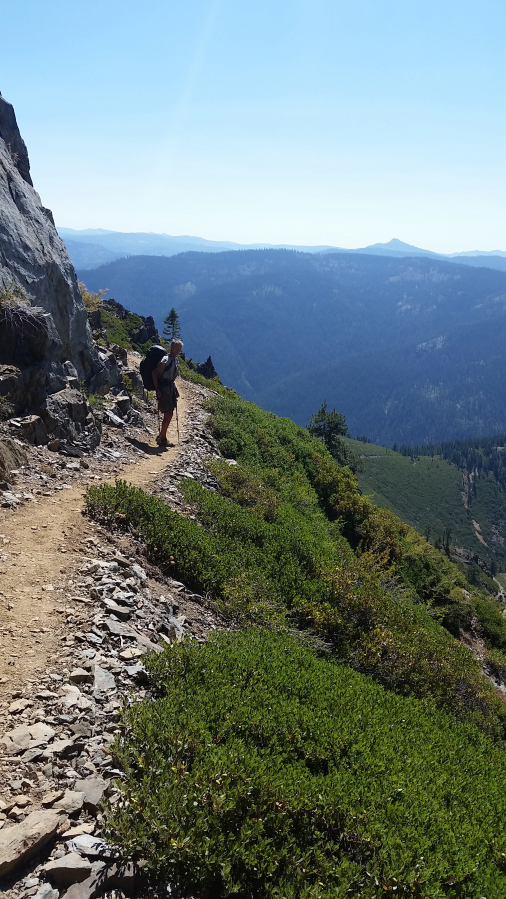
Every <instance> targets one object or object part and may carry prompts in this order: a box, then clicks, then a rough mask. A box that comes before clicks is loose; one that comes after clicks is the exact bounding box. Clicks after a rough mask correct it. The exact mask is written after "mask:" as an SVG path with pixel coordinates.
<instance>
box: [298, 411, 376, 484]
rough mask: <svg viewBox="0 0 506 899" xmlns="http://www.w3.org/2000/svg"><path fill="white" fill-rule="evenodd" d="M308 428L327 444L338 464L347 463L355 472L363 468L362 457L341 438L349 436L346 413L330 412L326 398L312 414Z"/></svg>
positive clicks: (313, 434)
mask: <svg viewBox="0 0 506 899" xmlns="http://www.w3.org/2000/svg"><path fill="white" fill-rule="evenodd" d="M307 429H308V431H309V433H310V434H311V435H312V436H313V437H316V439H317V440H321V442H322V443H324V444H325V446H326V447H327V449H328V450H329V452H330V453H331V454H332V456H333V457H334V459H335V461H336V462H337V464H338V465H347V466H348V467H349V468H351V470H352V471H353V472H356V471H360V470H361V469H362V463H361V461H360V457H359V456H358V455H357V454H356V453H355V452H353V450H352V449H351V448H350V447H349V446H347V445H346V444H345V443H344V441H343V440H341V437H347V436H348V428H347V427H346V419H345V417H344V415H341V413H340V412H337V410H336V409H333V410H332V412H328V411H327V400H324V401H323V403H322V404H321V406H320V408H319V409H318V412H315V414H314V415H312V416H311V418H310V419H309V422H308V425H307Z"/></svg>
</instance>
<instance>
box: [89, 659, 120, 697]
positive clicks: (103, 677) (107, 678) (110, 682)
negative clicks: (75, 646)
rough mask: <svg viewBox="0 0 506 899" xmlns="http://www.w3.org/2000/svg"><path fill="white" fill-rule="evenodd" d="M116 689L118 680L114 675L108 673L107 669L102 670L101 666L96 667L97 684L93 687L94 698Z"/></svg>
mask: <svg viewBox="0 0 506 899" xmlns="http://www.w3.org/2000/svg"><path fill="white" fill-rule="evenodd" d="M115 689H116V680H115V678H114V675H113V674H111V672H110V671H106V670H105V668H100V667H99V665H96V666H95V682H94V685H93V694H94V696H97V695H100V694H101V693H108V692H109V690H115Z"/></svg>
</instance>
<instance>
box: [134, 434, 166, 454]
mask: <svg viewBox="0 0 506 899" xmlns="http://www.w3.org/2000/svg"><path fill="white" fill-rule="evenodd" d="M126 440H127V441H128V443H131V444H132V446H135V447H136V449H140V450H142V452H143V453H146V455H148V456H159V455H160V454H161V453H165V452H167V449H168V448H169V447H166V446H151V445H150V444H149V443H145V442H144V440H136V438H135V437H127V438H126Z"/></svg>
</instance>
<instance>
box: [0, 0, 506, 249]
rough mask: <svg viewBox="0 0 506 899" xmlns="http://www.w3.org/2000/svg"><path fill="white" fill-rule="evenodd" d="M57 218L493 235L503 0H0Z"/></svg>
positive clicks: (505, 121)
mask: <svg viewBox="0 0 506 899" xmlns="http://www.w3.org/2000/svg"><path fill="white" fill-rule="evenodd" d="M0 29H1V40H0V91H1V92H2V94H3V96H4V97H5V98H6V99H7V100H9V101H10V102H11V103H13V104H14V107H15V110H16V114H17V118H18V122H19V125H20V128H21V132H22V134H23V136H24V138H25V140H26V143H27V145H28V150H29V154H30V159H31V165H32V174H33V178H34V183H35V186H36V188H37V190H38V191H39V193H40V194H41V197H42V200H43V202H44V203H45V205H47V206H49V207H50V208H52V209H53V212H54V214H55V219H56V221H57V223H58V224H59V225H62V226H63V225H64V226H67V227H72V228H96V227H101V228H109V229H111V230H118V231H155V232H166V233H168V234H192V235H198V236H200V237H206V238H208V239H213V240H236V241H239V242H256V241H268V242H270V243H297V244H331V245H335V246H345V247H357V246H364V245H366V244H369V243H374V242H376V241H387V240H389V239H390V238H392V237H398V238H400V239H402V240H405V241H407V242H408V243H413V244H416V245H417V246H421V247H426V248H428V249H432V250H437V251H440V252H453V251H459V250H474V249H481V250H494V249H503V250H506V204H505V201H506V152H505V149H506V105H505V104H506V2H505V0H481V2H468V0H458V2H457V0H310V2H309V0H255V2H253V3H250V2H245V0H142V2H141V0H2V4H1V7H0Z"/></svg>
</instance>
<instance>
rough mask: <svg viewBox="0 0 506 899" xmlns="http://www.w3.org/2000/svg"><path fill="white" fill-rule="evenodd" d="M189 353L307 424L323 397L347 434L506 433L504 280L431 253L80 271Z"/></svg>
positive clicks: (164, 262)
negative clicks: (177, 323) (170, 332)
mask: <svg viewBox="0 0 506 899" xmlns="http://www.w3.org/2000/svg"><path fill="white" fill-rule="evenodd" d="M83 278H84V280H85V282H86V284H87V286H88V287H89V288H91V289H93V290H98V289H99V288H109V290H110V294H109V296H113V297H114V298H115V299H116V300H118V301H119V302H121V303H123V304H124V305H126V306H127V307H128V308H130V309H132V310H133V311H135V312H138V313H141V314H150V315H153V316H154V317H155V320H156V321H157V324H158V326H159V327H160V326H161V323H162V320H163V318H164V317H165V315H166V314H167V312H168V310H169V309H170V308H171V307H172V306H174V307H176V309H177V310H178V312H179V314H180V318H181V325H182V331H183V337H184V338H185V340H186V347H187V350H188V352H189V354H190V355H191V356H193V357H196V358H200V357H202V358H203V357H204V356H203V354H206V353H207V354H208V353H209V347H210V346H212V348H213V360H214V361H215V364H216V367H217V370H218V371H219V372H220V375H221V377H222V379H223V381H224V383H228V384H229V385H230V386H232V387H235V388H236V389H238V390H239V391H240V392H241V394H242V395H244V396H246V397H248V398H250V399H253V400H255V401H256V402H258V403H259V404H260V405H262V406H263V407H264V408H268V409H271V410H272V411H275V412H276V413H278V414H284V415H289V416H290V417H291V418H292V419H294V420H295V421H297V422H298V423H299V424H305V423H306V421H307V420H308V418H309V416H310V415H311V413H312V412H314V411H315V409H316V408H318V406H319V404H320V403H321V401H322V399H324V398H326V399H327V401H328V403H329V406H330V407H333V406H335V407H336V408H339V409H340V410H341V411H342V412H343V413H344V414H345V415H346V418H347V421H348V425H349V427H350V430H351V433H352V434H354V433H361V434H364V433H365V434H367V436H368V437H370V438H371V439H372V440H373V441H374V442H375V443H380V444H384V445H385V444H386V445H391V444H392V443H393V442H397V443H408V442H409V443H423V442H430V441H433V440H439V439H445V438H459V437H467V436H477V435H481V434H486V433H489V434H490V433H493V432H497V431H500V430H503V429H506V397H505V396H504V392H503V391H502V389H501V384H502V383H503V381H504V377H505V376H506V361H505V358H506V357H505V355H504V353H503V346H504V342H505V339H506V313H505V310H506V274H505V273H504V272H500V271H494V270H492V269H487V268H472V267H469V266H465V265H459V264H457V263H450V262H443V261H440V260H435V259H428V258H422V257H417V258H401V259H395V258H392V257H380V256H367V255H359V254H356V255H353V254H346V253H339V254H327V255H323V256H315V255H312V254H306V253H295V252H290V251H283V250H270V251H269V250H256V251H240V252H227V253H213V254H206V253H183V254H180V255H178V256H173V257H170V258H167V257H141V256H136V257H131V258H129V259H122V260H118V261H116V262H113V263H111V264H109V265H106V266H102V267H101V268H99V269H96V270H94V271H92V272H86V273H83Z"/></svg>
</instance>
